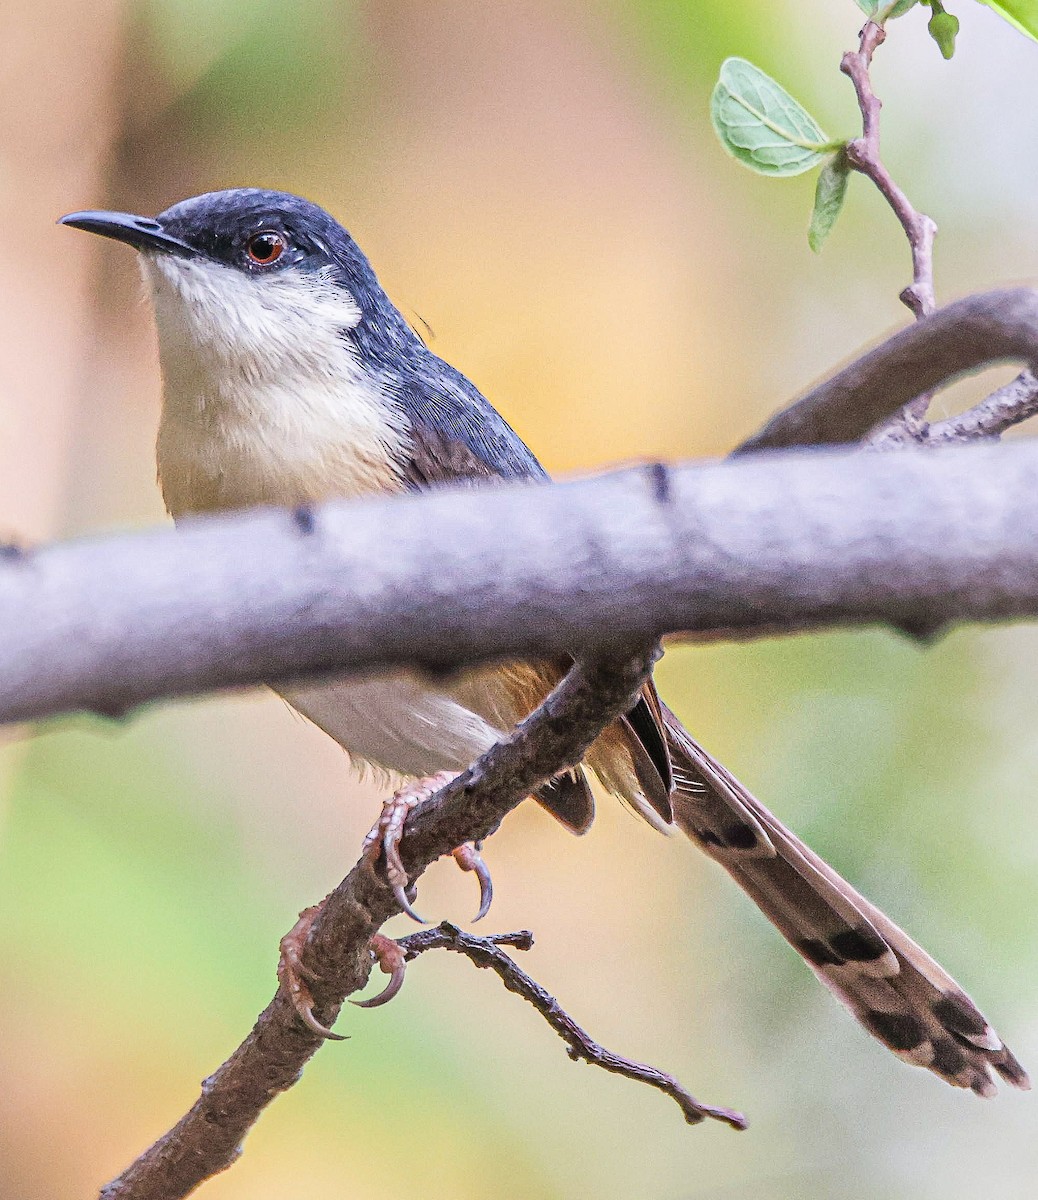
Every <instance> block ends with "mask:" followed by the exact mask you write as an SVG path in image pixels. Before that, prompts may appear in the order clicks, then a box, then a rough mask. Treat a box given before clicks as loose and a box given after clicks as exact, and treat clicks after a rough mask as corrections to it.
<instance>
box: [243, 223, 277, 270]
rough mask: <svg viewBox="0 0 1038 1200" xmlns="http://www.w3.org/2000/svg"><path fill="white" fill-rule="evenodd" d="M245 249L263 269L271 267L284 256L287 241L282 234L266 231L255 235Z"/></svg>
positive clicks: (270, 230)
mask: <svg viewBox="0 0 1038 1200" xmlns="http://www.w3.org/2000/svg"><path fill="white" fill-rule="evenodd" d="M245 248H246V250H247V251H248V253H249V258H251V259H252V261H253V262H254V263H257V264H258V265H259V266H261V267H269V266H270V264H271V263H276V262H277V260H278V259H279V258H280V257H281V256H282V254H284V252H285V239H284V238H283V237H282V236H281V234H280V233H275V232H274V231H273V230H272V229H265V230H264V231H263V232H262V233H254V234H253V235H252V237H250V238H249V241H248V243H247V245H246V247H245Z"/></svg>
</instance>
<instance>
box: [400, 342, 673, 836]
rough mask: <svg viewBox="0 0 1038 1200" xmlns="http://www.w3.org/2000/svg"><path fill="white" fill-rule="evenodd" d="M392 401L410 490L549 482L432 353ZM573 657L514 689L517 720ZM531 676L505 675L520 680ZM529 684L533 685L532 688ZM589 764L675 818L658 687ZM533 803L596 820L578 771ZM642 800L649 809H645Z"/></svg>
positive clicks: (542, 667) (570, 818)
mask: <svg viewBox="0 0 1038 1200" xmlns="http://www.w3.org/2000/svg"><path fill="white" fill-rule="evenodd" d="M395 398H396V400H397V402H398V403H399V404H400V406H401V408H402V409H403V411H404V413H405V414H406V416H407V419H408V422H409V424H410V427H411V431H412V435H413V437H412V440H411V445H410V449H409V456H408V458H407V460H406V462H405V463H404V465H403V472H402V473H403V478H404V481H405V483H406V485H407V486H408V487H410V488H413V489H415V490H423V489H425V488H430V487H437V486H440V485H443V484H448V483H459V482H464V481H466V480H467V481H471V482H472V483H474V484H486V483H490V482H492V481H493V480H495V479H505V480H519V479H529V480H531V481H540V480H546V479H547V478H548V475H547V472H546V471H545V470H544V468H543V467H542V466H541V464H540V463H539V462H538V461H537V458H536V457H535V455H534V454H533V452H532V451H531V450H530V449H529V447H528V446H527V445H526V444H525V443H524V442H523V440H522V439H521V438H520V437H519V435H518V434H517V433H516V432H515V431H514V430H513V429H512V427H511V426H510V425H509V424H508V423H507V421H505V419H504V418H503V417H502V416H501V414H500V413H498V411H497V410H496V409H495V408H494V407H493V406H492V405H491V404H489V403H488V401H487V400H486V399H485V398H484V397H483V396H482V395H481V394H480V393H479V392H478V391H477V390H476V388H475V387H474V386H473V385H472V384H471V383H470V382H469V381H468V380H467V379H466V378H465V377H464V376H463V375H461V374H460V373H459V372H457V371H455V370H454V368H453V367H451V366H449V365H448V364H447V363H444V362H442V360H440V359H437V358H435V356H433V355H429V356H428V359H427V360H426V364H425V367H424V369H423V370H421V371H417V372H415V373H414V375H413V376H412V377H411V378H410V379H409V381H408V382H407V384H406V385H404V386H402V387H400V388H399V390H398V391H397V392H396V393H395ZM571 662H572V660H571V659H566V660H564V661H563V660H560V661H559V662H557V663H551V664H549V663H544V664H537V666H536V667H535V668H534V672H535V674H536V677H537V678H536V679H534V680H529V679H527V680H525V682H526V686H525V688H524V687H523V686H520V687H519V688H518V689H517V690H516V694H515V696H514V701H515V703H516V705H517V708H518V716H519V718H520V719H521V717H523V716H526V715H527V713H529V712H531V711H532V710H533V708H535V707H536V705H537V704H539V703H540V701H541V700H542V699H543V698H544V696H546V695H547V694H548V692H549V691H550V690H551V688H552V687H553V686H554V684H555V683H556V682H557V681H558V679H560V678H561V676H562V674H564V673H565V671H566V670H568V668H569V666H570V664H571ZM526 675H528V673H520V672H512V673H506V674H505V678H506V680H507V679H508V678H511V679H518V678H521V677H524V676H526ZM530 684H532V685H533V686H532V688H531V687H530ZM607 732H608V734H609V736H606V737H604V738H603V739H601V740H600V743H599V744H596V749H595V753H594V754H591V755H589V759H590V761H591V763H592V765H593V767H594V769H595V771H596V773H597V774H598V775H599V776H600V777H602V779H603V781H604V782H605V783H606V786H607V787H608V788H609V790H610V791H614V792H616V793H617V794H618V795H620V797H621V798H622V799H624V800H627V801H628V802H629V803H631V804H632V805H633V806H634V807H635V808H636V809H637V810H638V811H639V812H641V813H642V815H644V816H646V818H647V819H648V820H650V821H651V822H653V823H655V822H656V819H655V817H654V816H653V813H655V814H658V816H659V818H660V819H662V821H663V822H665V823H666V824H669V823H670V822H671V820H672V812H671V806H670V799H669V795H670V790H671V784H672V778H671V770H670V757H669V752H668V749H667V741H666V737H665V735H664V732H663V723H662V716H661V712H660V703H659V698H658V697H657V695H656V690H655V686H654V685H653V684H651V683H650V684H649V685H647V687H646V688H645V690H644V691H643V694H642V696H641V697H640V698H639V700H638V702H637V704H636V705H635V706H634V708H633V709H632V710H631V711H630V712H629V713H628V714H627V716H626V717H624V718H621V720H620V721H618V722H617V723H616V725H615V726H614V727H613V728H612V729H611V730H610V731H607ZM537 798H538V800H540V802H541V803H542V804H543V805H544V806H545V807H546V808H547V809H548V810H549V811H550V812H552V813H553V814H554V815H555V816H556V817H558V819H559V820H560V821H562V822H563V824H565V825H567V826H568V827H569V828H571V829H574V830H576V831H578V832H583V830H584V829H586V828H587V827H588V825H590V823H591V820H592V817H593V815H594V807H593V801H592V797H591V793H590V791H589V790H588V788H587V785H586V782H585V781H584V779H583V776H582V775H581V774H580V772H579V771H578V772H576V773H574V774H573V775H572V777H570V776H564V777H562V778H561V780H560V781H556V784H555V785H554V786H553V787H551V788H547V789H542V792H541V794H539V795H538V797H537ZM646 802H647V806H648V807H646Z"/></svg>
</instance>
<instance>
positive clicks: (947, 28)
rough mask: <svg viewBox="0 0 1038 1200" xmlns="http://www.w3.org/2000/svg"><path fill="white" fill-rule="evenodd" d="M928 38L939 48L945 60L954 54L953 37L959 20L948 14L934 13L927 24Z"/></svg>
mask: <svg viewBox="0 0 1038 1200" xmlns="http://www.w3.org/2000/svg"><path fill="white" fill-rule="evenodd" d="M926 28H927V29H928V30H929V31H930V36H931V37H932V38H933V40H934V41H935V42H936V43H937V45H938V46H940V48H941V53H942V54H943V55H944V57H945V58H951V56H952V55H953V54H954V53H955V36H956V34H957V33H958V32H959V18H958V17H953V16H952V14H951V13H950V12H935V13H934V15H933V16H932V17H931V18H930V20H929V22H928V23H927V26H926Z"/></svg>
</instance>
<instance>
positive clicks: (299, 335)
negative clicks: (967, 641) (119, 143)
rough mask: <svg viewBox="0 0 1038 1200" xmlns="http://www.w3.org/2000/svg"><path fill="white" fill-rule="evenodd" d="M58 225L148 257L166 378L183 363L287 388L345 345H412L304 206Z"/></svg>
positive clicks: (279, 195)
mask: <svg viewBox="0 0 1038 1200" xmlns="http://www.w3.org/2000/svg"><path fill="white" fill-rule="evenodd" d="M61 223H62V224H64V225H71V226H73V227H74V228H76V229H85V230H87V231H89V232H91V233H98V234H101V235H102V236H103V237H109V238H114V239H115V240H116V241H120V242H125V243H126V244H127V245H130V246H133V247H134V249H136V250H137V251H138V252H139V253H140V257H141V260H142V265H143V269H144V276H145V279H146V281H147V283H148V285H149V286H150V290H151V293H152V299H153V300H154V304H155V314H156V320H157V323H158V330H159V339H160V348H161V353H162V359H163V368H164V370H167V369H169V368H171V367H176V366H177V364H179V363H180V361H181V360H183V359H185V357H186V358H187V359H190V360H197V361H195V362H194V363H193V365H194V366H197V367H200V368H201V369H203V371H209V370H218V369H219V368H220V367H221V366H222V367H225V368H226V367H231V368H232V369H233V370H234V371H236V372H240V373H242V374H243V375H245V376H246V377H248V378H253V379H262V378H263V377H265V376H266V375H268V374H274V373H277V374H278V375H279V376H280V377H281V378H284V376H285V373H286V372H288V373H291V374H298V373H299V372H301V371H307V370H310V369H312V370H314V371H319V370H321V369H322V364H321V359H322V357H323V351H324V349H325V348H326V347H327V344H328V343H329V341H339V342H340V343H341V339H342V338H343V336H344V335H353V336H352V337H351V341H352V342H354V343H355V344H356V348H357V350H358V352H359V353H361V354H362V355H363V353H364V352H365V351H369V352H370V351H371V350H372V348H373V344H374V343H377V342H378V341H379V340H380V339H381V341H382V342H383V343H385V342H386V341H387V340H390V341H395V342H397V343H401V344H403V343H407V342H409V341H411V340H412V337H413V335H411V333H410V331H409V330H408V329H407V326H406V323H405V322H404V321H403V318H402V317H401V316H400V314H399V313H398V312H397V310H396V308H395V307H394V306H393V304H392V303H391V301H390V300H389V299H388V297H387V296H386V295H385V293H384V292H383V291H382V289H381V287H380V286H379V284H378V281H377V279H376V278H375V275H374V272H373V271H372V269H371V267H370V265H369V264H368V261H367V259H366V258H365V257H364V255H363V253H362V252H361V250H360V248H359V247H358V246H357V244H356V242H354V241H353V239H352V238H351V237H350V235H349V234H348V233H347V232H346V230H345V229H343V228H342V226H341V225H340V224H339V223H338V222H337V221H336V220H335V219H334V218H333V217H331V216H330V215H329V214H328V213H326V212H325V211H324V209H322V208H319V207H318V206H317V205H316V204H312V203H311V202H310V201H308V200H303V199H301V198H300V197H298V196H292V195H289V194H287V193H285V192H273V191H267V190H265V189H261V188H236V189H233V190H230V191H222V192H209V193H206V194H205V195H202V196H195V197H192V198H191V199H190V200H183V201H181V202H180V203H179V204H174V205H173V206H172V207H171V208H168V209H166V211H165V212H163V213H160V214H159V215H158V216H157V217H140V216H135V215H133V214H131V213H120V212H76V213H69V214H68V216H65V217H62V218H61ZM308 357H312V358H313V362H312V363H310V364H308V363H307V361H306V360H307V358H308ZM376 357H382V356H378V355H376Z"/></svg>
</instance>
